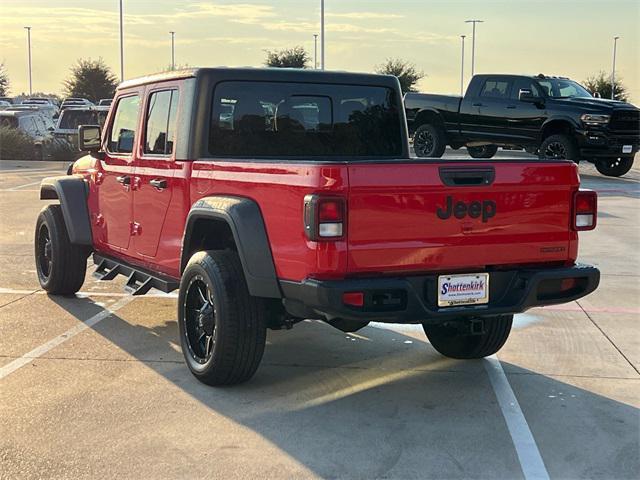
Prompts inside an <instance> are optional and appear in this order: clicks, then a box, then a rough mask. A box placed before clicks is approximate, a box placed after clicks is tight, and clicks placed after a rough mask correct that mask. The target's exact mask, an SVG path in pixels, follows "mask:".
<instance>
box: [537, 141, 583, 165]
mask: <svg viewBox="0 0 640 480" xmlns="http://www.w3.org/2000/svg"><path fill="white" fill-rule="evenodd" d="M538 158H539V159H540V160H549V159H552V160H562V159H564V160H573V161H574V162H576V163H577V162H579V161H580V150H579V149H578V146H577V145H576V142H574V141H573V139H572V138H571V137H570V136H569V135H564V134H558V135H550V136H548V137H547V138H545V139H544V140H543V142H542V144H541V145H540V148H539V149H538Z"/></svg>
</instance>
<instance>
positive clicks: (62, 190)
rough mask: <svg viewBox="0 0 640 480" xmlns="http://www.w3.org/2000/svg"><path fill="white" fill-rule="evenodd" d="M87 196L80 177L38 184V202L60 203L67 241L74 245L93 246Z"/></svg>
mask: <svg viewBox="0 0 640 480" xmlns="http://www.w3.org/2000/svg"><path fill="white" fill-rule="evenodd" d="M88 194H89V189H88V187H87V183H86V182H85V180H84V179H83V178H82V177H74V176H67V175H65V176H61V177H47V178H44V179H43V180H42V182H40V200H56V199H57V200H59V201H60V207H61V208H62V216H63V217H64V223H65V226H66V227H67V233H68V234H69V241H70V242H71V243H73V244H75V245H93V237H92V235H91V222H90V220H89V209H88V208H87V195H88Z"/></svg>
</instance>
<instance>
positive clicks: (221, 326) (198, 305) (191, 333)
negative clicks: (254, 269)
mask: <svg viewBox="0 0 640 480" xmlns="http://www.w3.org/2000/svg"><path fill="white" fill-rule="evenodd" d="M266 323H267V322H266V312H265V308H264V305H263V304H262V301H261V300H260V299H259V298H257V297H252V296H251V295H249V291H248V289H247V284H246V281H245V279H244V274H243V271H242V265H241V264H240V259H239V258H238V255H237V253H235V252H231V251H202V252H198V253H196V254H194V255H193V256H192V257H191V259H190V260H189V263H188V264H187V266H186V268H185V270H184V273H183V275H182V280H181V281H180V292H179V295H178V326H179V330H180V344H181V346H182V353H183V355H184V358H185V360H186V362H187V365H188V367H189V369H190V370H191V373H193V375H194V376H195V377H196V378H197V379H198V380H200V381H201V382H203V383H206V384H207V385H233V384H237V383H241V382H244V381H246V380H249V379H250V378H251V377H252V376H253V374H254V373H255V372H256V370H257V369H258V365H259V364H260V360H262V354H263V353H264V346H265V341H266V331H267V330H266Z"/></svg>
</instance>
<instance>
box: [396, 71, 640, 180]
mask: <svg viewBox="0 0 640 480" xmlns="http://www.w3.org/2000/svg"><path fill="white" fill-rule="evenodd" d="M405 108H406V111H407V122H408V126H409V133H410V134H411V135H412V138H413V145H414V149H415V152H416V155H417V156H419V157H440V156H442V154H443V153H444V150H445V147H446V146H447V145H449V146H451V147H452V148H454V149H458V148H460V147H462V146H466V147H467V150H468V152H469V155H471V156H472V157H474V158H491V157H492V156H493V155H495V153H496V151H497V149H498V147H510V148H523V149H525V150H526V151H528V152H530V153H534V154H538V156H539V157H540V158H541V159H545V158H554V159H563V158H564V159H571V160H574V161H576V162H578V161H580V160H586V161H590V162H593V163H595V166H596V168H597V169H598V171H599V172H600V173H602V174H603V175H607V176H615V177H618V176H621V175H624V174H625V173H627V172H628V171H629V169H631V166H632V165H633V158H634V155H635V153H636V152H637V151H638V146H639V144H640V110H639V109H638V108H636V107H635V106H633V105H631V104H629V103H625V102H619V101H615V100H605V99H603V98H595V97H594V96H593V95H592V94H591V93H590V92H589V91H587V90H586V89H585V88H584V87H583V86H581V85H580V84H578V83H576V82H574V81H572V80H569V79H568V78H560V77H549V76H545V75H542V74H540V75H536V76H526V75H497V74H491V75H475V76H474V77H473V78H472V79H471V83H470V84H469V87H468V88H467V91H466V93H465V95H464V97H462V98H461V97H458V96H445V95H430V94H421V93H407V95H406V96H405Z"/></svg>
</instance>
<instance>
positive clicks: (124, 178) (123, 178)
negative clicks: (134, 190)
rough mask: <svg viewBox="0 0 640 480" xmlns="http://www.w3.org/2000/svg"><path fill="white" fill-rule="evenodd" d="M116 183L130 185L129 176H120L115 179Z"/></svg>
mask: <svg viewBox="0 0 640 480" xmlns="http://www.w3.org/2000/svg"><path fill="white" fill-rule="evenodd" d="M116 181H117V182H118V183H121V184H122V185H124V186H128V185H131V177H130V176H129V175H120V176H119V177H116Z"/></svg>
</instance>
